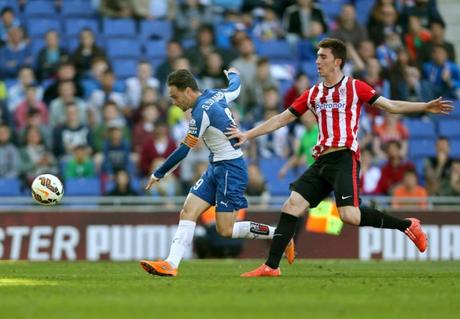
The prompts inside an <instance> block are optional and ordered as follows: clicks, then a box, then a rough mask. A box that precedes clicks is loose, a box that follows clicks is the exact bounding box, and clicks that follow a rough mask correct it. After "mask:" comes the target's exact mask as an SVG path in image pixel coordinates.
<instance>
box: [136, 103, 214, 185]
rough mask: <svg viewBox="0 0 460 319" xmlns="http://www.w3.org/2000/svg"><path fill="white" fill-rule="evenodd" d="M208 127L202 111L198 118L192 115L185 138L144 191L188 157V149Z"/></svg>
mask: <svg viewBox="0 0 460 319" xmlns="http://www.w3.org/2000/svg"><path fill="white" fill-rule="evenodd" d="M208 126H209V118H208V115H207V113H206V112H204V111H203V112H202V113H201V114H199V116H193V115H192V119H191V120H190V123H189V131H188V133H187V136H186V137H185V139H184V140H183V141H182V143H181V144H180V145H179V147H178V148H176V150H175V151H174V152H172V153H171V155H169V156H168V158H167V159H166V161H165V162H164V163H163V164H162V165H161V166H160V167H159V168H157V169H156V170H155V171H154V172H153V173H152V175H151V176H150V180H149V182H148V184H147V186H146V187H145V189H146V190H148V189H150V188H151V187H152V186H153V185H154V184H155V183H156V182H158V181H159V180H160V179H162V178H163V177H165V176H166V175H168V174H169V173H171V172H172V171H174V170H175V169H176V167H177V166H178V165H179V164H180V162H181V161H182V160H183V159H184V158H185V157H186V156H187V155H188V153H189V152H190V149H191V148H193V147H195V145H196V144H197V143H198V139H199V138H200V137H201V136H202V135H203V133H204V131H205V130H206V128H207V127H208Z"/></svg>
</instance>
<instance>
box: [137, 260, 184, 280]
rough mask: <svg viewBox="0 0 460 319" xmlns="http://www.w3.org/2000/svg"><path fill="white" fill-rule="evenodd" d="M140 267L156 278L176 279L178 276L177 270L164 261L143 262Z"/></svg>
mask: <svg viewBox="0 0 460 319" xmlns="http://www.w3.org/2000/svg"><path fill="white" fill-rule="evenodd" d="M140 265H141V267H142V269H144V270H145V271H146V272H148V273H149V274H151V275H156V276H170V277H175V276H177V268H174V267H173V266H171V264H170V263H168V262H167V261H164V260H157V261H148V260H141V261H140Z"/></svg>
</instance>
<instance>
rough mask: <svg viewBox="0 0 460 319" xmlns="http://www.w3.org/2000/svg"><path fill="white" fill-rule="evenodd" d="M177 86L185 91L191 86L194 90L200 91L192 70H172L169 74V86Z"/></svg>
mask: <svg viewBox="0 0 460 319" xmlns="http://www.w3.org/2000/svg"><path fill="white" fill-rule="evenodd" d="M173 85H174V86H175V87H177V88H178V89H179V90H180V91H184V90H185V89H186V88H188V87H189V88H191V89H192V90H193V91H199V90H200V89H199V88H198V84H197V83H196V80H195V78H194V77H193V74H192V72H190V71H189V70H185V69H180V70H177V71H174V72H172V73H171V74H169V76H168V86H173Z"/></svg>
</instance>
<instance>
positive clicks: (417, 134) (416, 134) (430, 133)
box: [404, 119, 436, 139]
mask: <svg viewBox="0 0 460 319" xmlns="http://www.w3.org/2000/svg"><path fill="white" fill-rule="evenodd" d="M404 124H405V125H406V126H407V129H408V130H409V136H410V138H411V139H413V138H415V139H417V138H427V139H432V138H434V137H435V136H436V130H435V127H434V123H433V122H432V121H431V120H429V119H426V120H425V119H423V120H417V119H407V120H405V121H404Z"/></svg>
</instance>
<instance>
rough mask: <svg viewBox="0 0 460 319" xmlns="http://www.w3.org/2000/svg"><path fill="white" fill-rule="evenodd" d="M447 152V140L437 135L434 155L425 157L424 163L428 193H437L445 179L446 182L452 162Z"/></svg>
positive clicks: (448, 147)
mask: <svg viewBox="0 0 460 319" xmlns="http://www.w3.org/2000/svg"><path fill="white" fill-rule="evenodd" d="M449 153H450V145H449V140H448V139H447V138H446V137H444V136H438V140H437V141H436V156H435V157H430V158H427V159H426V160H425V163H424V168H425V180H426V188H427V190H428V193H429V194H430V195H437V194H439V192H440V186H441V185H442V184H443V183H444V184H446V181H447V184H448V181H449V178H450V173H451V167H452V162H453V160H452V158H451V157H450V156H449Z"/></svg>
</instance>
